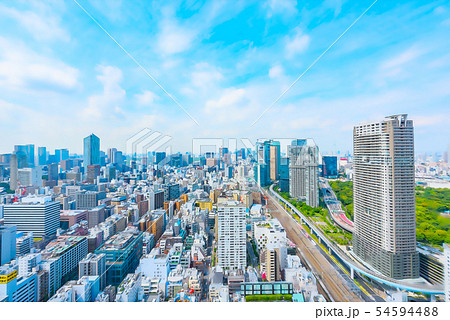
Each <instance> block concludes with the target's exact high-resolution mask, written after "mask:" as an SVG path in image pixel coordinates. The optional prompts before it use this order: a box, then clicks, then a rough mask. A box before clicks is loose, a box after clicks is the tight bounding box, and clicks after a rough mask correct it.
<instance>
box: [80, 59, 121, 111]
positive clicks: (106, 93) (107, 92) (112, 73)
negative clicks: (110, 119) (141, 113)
mask: <svg viewBox="0 0 450 320" xmlns="http://www.w3.org/2000/svg"><path fill="white" fill-rule="evenodd" d="M96 70H97V71H98V72H99V74H98V75H97V80H98V81H100V82H101V83H102V84H103V92H102V93H101V94H98V95H93V96H91V97H89V98H88V106H87V107H86V108H85V109H83V110H82V113H81V116H82V117H84V118H85V119H88V120H95V119H97V118H100V117H103V116H108V115H109V116H110V115H113V114H122V112H121V109H120V105H121V104H122V103H123V101H124V100H125V95H126V93H125V90H123V89H122V87H121V86H120V82H121V81H122V70H120V69H119V68H117V67H114V66H98V67H97V69H96Z"/></svg>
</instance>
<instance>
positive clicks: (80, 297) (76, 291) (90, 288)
mask: <svg viewBox="0 0 450 320" xmlns="http://www.w3.org/2000/svg"><path fill="white" fill-rule="evenodd" d="M99 293H100V289H99V284H98V276H84V277H82V278H80V279H79V280H72V281H69V282H67V283H65V284H64V285H63V286H62V287H61V288H59V289H58V291H57V292H56V293H55V295H54V296H52V297H51V298H50V299H49V300H48V301H49V302H93V301H94V300H95V298H96V297H97V295H98V294H99Z"/></svg>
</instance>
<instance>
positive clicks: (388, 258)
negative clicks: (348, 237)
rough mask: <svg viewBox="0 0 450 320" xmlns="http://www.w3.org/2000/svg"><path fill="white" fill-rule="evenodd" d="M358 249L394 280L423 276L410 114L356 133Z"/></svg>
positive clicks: (367, 125)
mask: <svg viewBox="0 0 450 320" xmlns="http://www.w3.org/2000/svg"><path fill="white" fill-rule="evenodd" d="M353 152H354V165H353V168H354V178H353V197H354V217H355V221H354V222H355V232H354V234H353V250H354V252H355V254H356V255H357V256H358V257H360V258H361V259H362V260H364V261H365V262H367V263H369V264H370V265H372V266H373V267H374V268H375V269H377V270H378V271H380V272H381V273H383V274H384V275H386V276H388V277H391V278H394V279H411V278H417V277H419V256H418V253H417V252H416V219H415V190H414V187H415V182H414V128H413V122H412V121H411V120H407V115H406V114H403V115H395V116H390V117H386V118H385V119H384V120H383V121H380V122H372V123H365V124H360V125H357V126H355V127H354V129H353Z"/></svg>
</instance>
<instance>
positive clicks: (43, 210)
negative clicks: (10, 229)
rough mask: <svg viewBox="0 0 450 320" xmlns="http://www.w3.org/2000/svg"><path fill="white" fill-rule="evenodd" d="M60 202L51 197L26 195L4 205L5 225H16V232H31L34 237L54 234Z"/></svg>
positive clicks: (57, 223) (57, 224) (57, 225)
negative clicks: (52, 199)
mask: <svg viewBox="0 0 450 320" xmlns="http://www.w3.org/2000/svg"><path fill="white" fill-rule="evenodd" d="M59 207H60V203H59V202H56V201H51V197H27V198H23V199H22V202H16V203H13V204H8V205H5V207H4V210H5V211H4V219H5V225H16V226H17V231H18V232H24V233H27V232H33V236H34V237H35V238H42V237H43V236H50V235H54V234H56V230H57V229H58V228H59V223H60V222H59V220H60V215H59Z"/></svg>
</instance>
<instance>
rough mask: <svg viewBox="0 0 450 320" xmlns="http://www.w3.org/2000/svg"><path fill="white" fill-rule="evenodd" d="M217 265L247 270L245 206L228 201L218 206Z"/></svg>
mask: <svg viewBox="0 0 450 320" xmlns="http://www.w3.org/2000/svg"><path fill="white" fill-rule="evenodd" d="M217 224H218V231H217V236H218V243H217V263H218V265H219V266H221V267H222V268H224V269H237V268H245V267H246V263H247V260H246V259H247V246H246V237H247V235H246V232H245V227H246V224H245V205H244V204H242V203H239V202H237V201H228V202H224V203H221V204H219V206H218V216H217Z"/></svg>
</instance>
